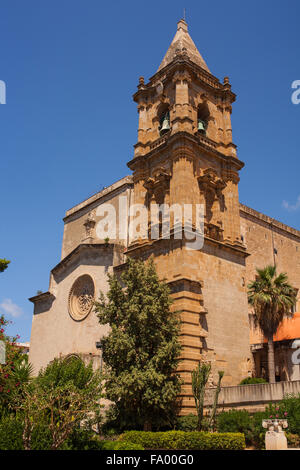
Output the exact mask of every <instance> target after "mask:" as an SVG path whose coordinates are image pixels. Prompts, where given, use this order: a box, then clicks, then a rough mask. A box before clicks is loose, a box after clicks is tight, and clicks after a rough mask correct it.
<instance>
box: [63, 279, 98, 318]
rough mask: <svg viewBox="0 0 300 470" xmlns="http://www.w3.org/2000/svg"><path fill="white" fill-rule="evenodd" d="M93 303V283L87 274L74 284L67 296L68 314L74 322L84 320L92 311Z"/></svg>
mask: <svg viewBox="0 0 300 470" xmlns="http://www.w3.org/2000/svg"><path fill="white" fill-rule="evenodd" d="M94 301H95V285H94V281H93V279H92V278H91V276H89V275H88V274H84V275H83V276H80V277H79V278H78V279H76V281H75V282H74V284H73V286H72V288H71V290H70V294H69V301H68V307H69V313H70V315H71V317H72V318H73V319H74V320H77V321H78V320H84V318H86V317H87V316H88V314H89V313H90V311H91V310H92V307H93V304H94Z"/></svg>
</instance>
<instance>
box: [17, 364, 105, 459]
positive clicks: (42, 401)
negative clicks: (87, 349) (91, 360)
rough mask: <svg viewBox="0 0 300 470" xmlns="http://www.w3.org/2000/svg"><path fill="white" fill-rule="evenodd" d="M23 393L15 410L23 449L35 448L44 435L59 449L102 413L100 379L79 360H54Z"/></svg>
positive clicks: (48, 441)
mask: <svg viewBox="0 0 300 470" xmlns="http://www.w3.org/2000/svg"><path fill="white" fill-rule="evenodd" d="M22 393H23V395H22V397H19V399H18V400H16V403H15V410H16V413H17V414H18V417H19V418H20V419H21V420H22V424H23V446H24V448H25V449H26V450H29V449H33V448H34V442H35V440H34V435H35V434H36V433H42V435H44V432H45V433H46V436H45V440H46V442H47V443H48V444H49V445H50V448H51V449H53V450H54V449H59V448H62V446H63V445H65V443H66V441H67V440H68V438H69V436H70V435H71V434H72V432H73V431H74V430H75V429H77V428H78V427H79V425H80V423H83V422H84V423H89V422H90V421H91V419H92V417H93V416H95V413H97V412H98V411H99V408H100V404H99V400H100V398H101V396H102V395H101V376H100V375H99V373H98V372H93V370H92V367H91V365H89V366H85V365H84V363H83V362H82V361H81V360H79V359H78V358H75V357H72V358H69V359H67V360H61V359H55V360H54V361H53V362H52V363H50V364H49V365H48V366H47V367H46V369H45V370H42V371H41V372H40V374H39V376H38V377H37V379H36V380H34V381H33V382H32V383H30V384H29V385H28V386H27V387H23V390H22ZM45 446H46V444H45ZM43 448H44V444H43Z"/></svg>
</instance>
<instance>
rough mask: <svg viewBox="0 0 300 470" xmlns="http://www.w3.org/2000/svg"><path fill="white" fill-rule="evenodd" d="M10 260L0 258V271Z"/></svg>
mask: <svg viewBox="0 0 300 470" xmlns="http://www.w3.org/2000/svg"><path fill="white" fill-rule="evenodd" d="M9 263H10V261H8V260H7V259H0V273H3V271H5V269H6V268H7V266H8V265H9Z"/></svg>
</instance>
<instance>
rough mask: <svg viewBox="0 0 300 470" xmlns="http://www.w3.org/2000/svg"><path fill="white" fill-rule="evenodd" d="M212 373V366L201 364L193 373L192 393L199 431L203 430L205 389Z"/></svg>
mask: <svg viewBox="0 0 300 470" xmlns="http://www.w3.org/2000/svg"><path fill="white" fill-rule="evenodd" d="M210 371H211V365H210V364H206V363H204V364H201V363H200V362H199V364H198V367H197V369H195V370H193V372H192V391H193V395H194V400H195V405H196V410H197V415H198V431H201V429H202V421H203V408H204V396H205V387H206V384H207V381H208V379H209V374H210Z"/></svg>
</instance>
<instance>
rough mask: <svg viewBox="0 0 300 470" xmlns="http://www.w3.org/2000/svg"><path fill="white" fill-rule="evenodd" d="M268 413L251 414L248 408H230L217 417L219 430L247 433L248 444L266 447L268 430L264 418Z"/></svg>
mask: <svg viewBox="0 0 300 470" xmlns="http://www.w3.org/2000/svg"><path fill="white" fill-rule="evenodd" d="M267 417H268V413H267V412H266V411H264V412H257V413H254V414H250V413H249V412H248V411H247V410H230V411H224V412H222V413H220V414H219V415H218V417H217V429H218V432H241V433H243V434H244V435H245V439H246V443H247V445H252V446H254V447H256V448H260V449H261V448H264V436H265V433H266V430H265V429H263V427H262V420H263V419H266V418H267Z"/></svg>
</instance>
